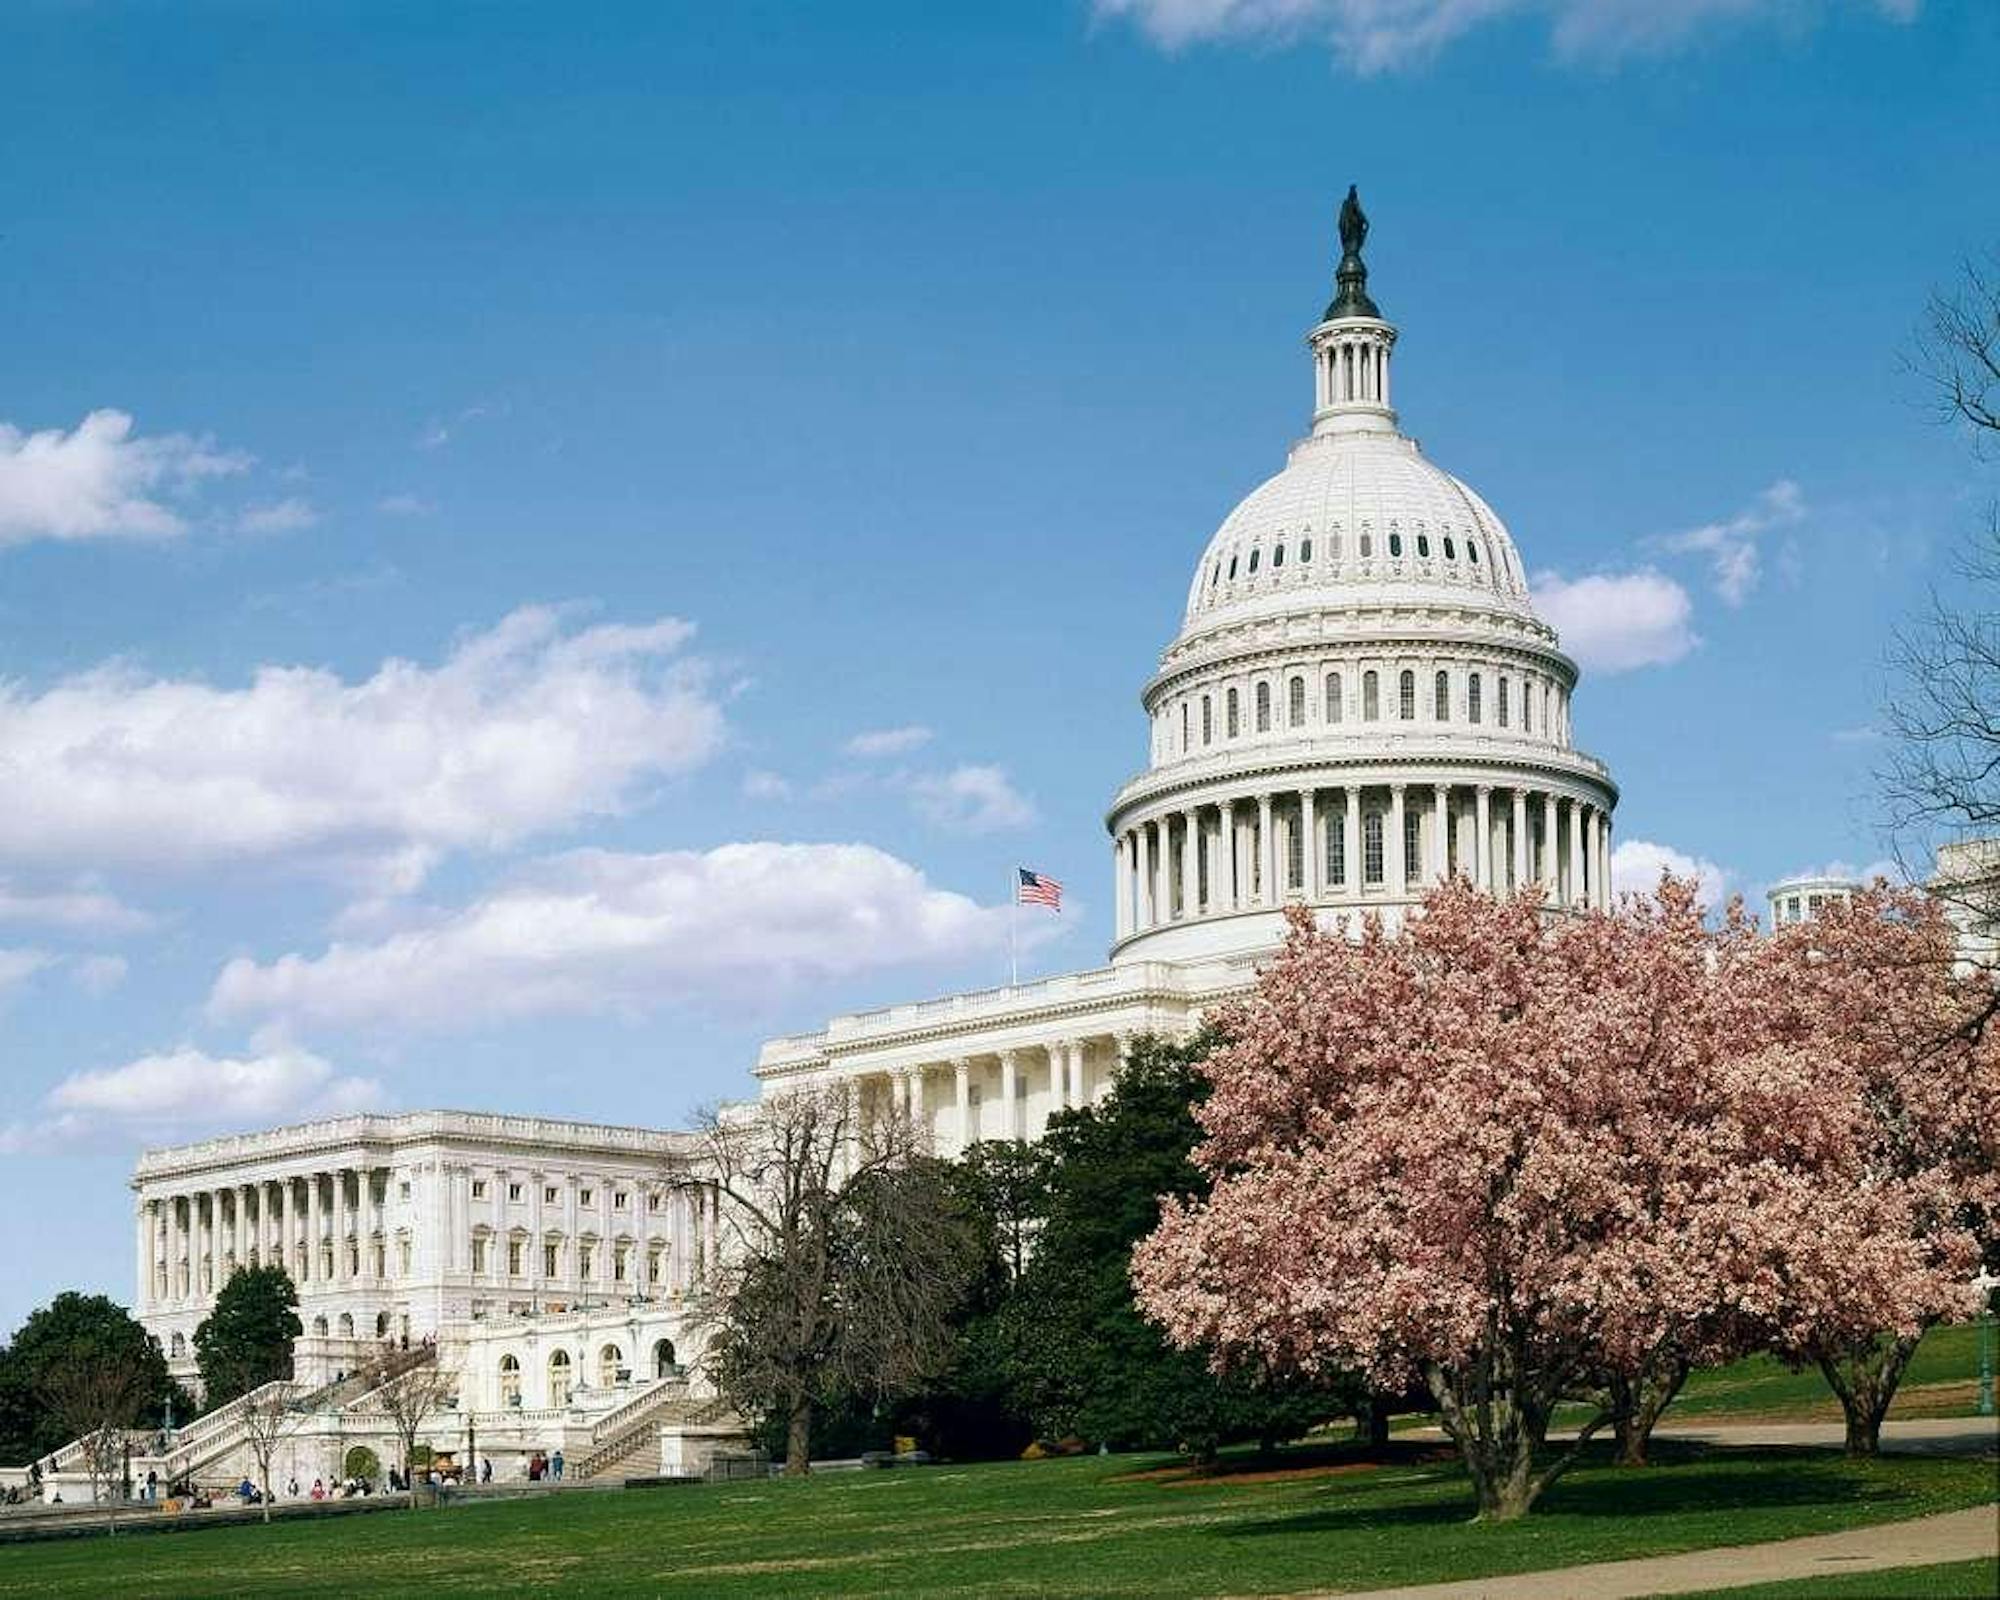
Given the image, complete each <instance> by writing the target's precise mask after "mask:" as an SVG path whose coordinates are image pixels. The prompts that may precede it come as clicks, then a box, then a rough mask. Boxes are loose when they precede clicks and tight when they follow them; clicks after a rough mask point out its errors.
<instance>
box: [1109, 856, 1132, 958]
mask: <svg viewBox="0 0 2000 1600" xmlns="http://www.w3.org/2000/svg"><path fill="white" fill-rule="evenodd" d="M1131 843H1132V835H1131V834H1129V833H1121V834H1119V835H1118V837H1117V838H1116V839H1114V840H1113V841H1112V842H1111V876H1112V879H1113V882H1114V884H1115V885H1116V889H1115V895H1116V900H1117V913H1116V925H1117V930H1118V937H1119V938H1120V939H1124V938H1127V937H1129V936H1130V934H1131V932H1132V871H1131V863H1130V860H1129V857H1130V854H1131Z"/></svg>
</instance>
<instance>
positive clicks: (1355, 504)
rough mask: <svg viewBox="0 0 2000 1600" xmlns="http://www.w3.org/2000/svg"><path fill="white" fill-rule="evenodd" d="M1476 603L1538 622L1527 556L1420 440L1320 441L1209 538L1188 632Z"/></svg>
mask: <svg viewBox="0 0 2000 1600" xmlns="http://www.w3.org/2000/svg"><path fill="white" fill-rule="evenodd" d="M1378 599H1379V600H1381V601H1385V602H1387V601H1394V602H1396V603H1399V604H1410V603H1416V604H1424V603H1443V604H1447V605H1453V606H1465V605H1467V604H1472V605H1479V606H1483V607H1486V608H1489V609H1494V610H1499V611H1505V612H1509V613H1512V614H1514V615H1516V616H1522V617H1533V616H1534V610H1533V607H1532V606H1531V605H1530V604H1529V601H1528V591H1527V583H1526V580H1525V578H1524V576H1523V573H1522V570H1521V560H1520V557H1519V555H1518V554H1516V552H1515V549H1514V541H1513V540H1512V539H1511V538H1510V537H1509V536H1508V533H1507V527H1506V524H1504V523H1503V522H1501V520H1500V519H1499V517H1497V516H1496V515H1495V514H1494V512H1493V508H1492V507H1491V506H1489V505H1487V503H1486V502H1485V501H1484V500H1482V499H1480V498H1479V496H1478V495H1477V494H1475V493H1474V492H1473V491H1472V490H1471V489H1469V488H1468V487H1466V485H1465V484H1463V483H1461V482H1459V480H1458V479H1457V478H1454V477H1453V476H1452V475H1451V474H1450V473H1449V472H1446V471H1445V470H1444V469H1443V468H1442V467H1438V466H1434V465H1432V463H1430V462H1429V461H1426V460H1425V459H1424V456H1423V453H1422V451H1420V450H1419V449H1418V448H1417V444H1416V441H1415V440H1414V439H1410V438H1406V437H1405V436H1404V435H1402V434H1400V433H1394V432H1390V431H1388V430H1386V429H1381V430H1370V431H1366V432H1353V433H1324V434H1316V435H1314V436H1312V437H1310V438H1306V439H1303V440H1301V441H1300V442H1299V443H1298V444H1296V445H1295V446H1293V448H1292V453H1291V458H1290V459H1289V460H1288V461H1287V462H1286V464H1285V469H1284V470H1283V471H1282V472H1280V473H1278V474H1277V475H1276V476H1275V477H1271V478H1267V479H1266V480H1265V481H1264V482H1263V483H1262V484H1260V485H1258V487H1257V488H1255V489H1253V490H1252V491H1251V492H1250V493H1249V494H1248V495H1247V496H1245V497H1244V499H1243V501H1242V502H1241V503H1240V504H1239V505H1238V506H1237V507H1236V509H1235V510H1234V511H1232V512H1230V514H1229V515H1228V517H1227V518H1225V519H1224V521H1223V524H1222V526H1221V528H1220V529H1218V530H1217V532H1216V535H1215V537H1214V538H1213V539H1211V540H1210V541H1209V545H1208V549H1207V550H1206V551H1205V552H1204V553H1203V555H1202V558H1201V564H1200V565H1199V566H1198V567H1197V568H1196V569H1195V577H1194V582H1193V584H1192V585H1191V586H1190V588H1189V590H1188V605H1187V619H1186V620H1187V625H1188V626H1189V627H1190V628H1193V627H1195V626H1197V625H1204V626H1205V625H1206V624H1209V623H1211V622H1214V621H1219V620H1223V619H1224V618H1225V617H1226V618H1227V619H1228V620H1232V621H1233V620H1236V619H1238V618H1240V617H1242V616H1244V615H1246V614H1256V613H1262V612H1266V611H1270V610H1285V609H1290V608H1291V607H1292V606H1296V605H1301V604H1304V605H1311V604H1327V603H1332V604H1342V603H1350V602H1353V601H1371V600H1378Z"/></svg>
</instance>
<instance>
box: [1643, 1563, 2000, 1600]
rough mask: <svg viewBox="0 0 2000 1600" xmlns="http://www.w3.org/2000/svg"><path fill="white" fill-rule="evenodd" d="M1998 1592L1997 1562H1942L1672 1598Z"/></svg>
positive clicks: (1886, 1599)
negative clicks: (1925, 1565) (1933, 1564)
mask: <svg viewBox="0 0 2000 1600" xmlns="http://www.w3.org/2000/svg"><path fill="white" fill-rule="evenodd" d="M1996 1594H2000V1561H1996V1560H1994V1559H1993V1558H1991V1557H1988V1558H1986V1559H1985V1560H1983V1561H1941V1562H1939V1563H1937V1565H1935V1566H1929V1567H1885V1568H1883V1569H1882V1570H1881V1571H1878V1572H1842V1573H1830V1574H1826V1575H1823V1576H1820V1577H1816V1578H1798V1579H1794V1580H1793V1581H1792V1582H1790V1583H1754V1584H1751V1585H1750V1586H1749V1587H1747V1588H1742V1589H1709V1590H1705V1591H1704V1592H1702V1593H1700V1594H1686V1593H1683V1594H1681V1595H1679V1596H1678V1597H1677V1600H1992V1597H1993V1596H1994V1595H1996Z"/></svg>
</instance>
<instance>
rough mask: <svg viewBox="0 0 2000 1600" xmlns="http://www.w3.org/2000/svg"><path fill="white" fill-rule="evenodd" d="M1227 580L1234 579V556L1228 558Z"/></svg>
mask: <svg viewBox="0 0 2000 1600" xmlns="http://www.w3.org/2000/svg"><path fill="white" fill-rule="evenodd" d="M1229 581H1230V582H1231V583H1234V582H1235V581H1236V557H1234V556H1231V557H1230V558H1229Z"/></svg>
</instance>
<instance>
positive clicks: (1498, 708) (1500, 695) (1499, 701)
mask: <svg viewBox="0 0 2000 1600" xmlns="http://www.w3.org/2000/svg"><path fill="white" fill-rule="evenodd" d="M1493 692H1494V696H1495V700H1494V706H1493V720H1494V721H1495V722H1497V723H1499V724H1500V726H1501V727H1503V728H1504V727H1506V726H1507V680H1506V679H1505V678H1496V679H1495V680H1494V682H1493Z"/></svg>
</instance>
